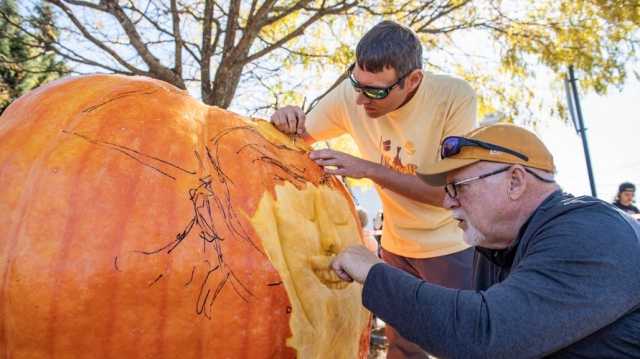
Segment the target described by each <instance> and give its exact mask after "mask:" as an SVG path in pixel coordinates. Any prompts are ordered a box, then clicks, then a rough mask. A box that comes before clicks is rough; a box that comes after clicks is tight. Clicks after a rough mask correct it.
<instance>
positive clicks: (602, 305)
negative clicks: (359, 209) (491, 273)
mask: <svg viewBox="0 0 640 359" xmlns="http://www.w3.org/2000/svg"><path fill="white" fill-rule="evenodd" d="M616 217H617V218H616ZM523 250H525V251H526V252H525V255H524V257H523V259H522V260H521V261H520V262H519V263H518V264H517V266H516V267H514V268H513V270H512V272H511V274H510V275H509V276H508V277H507V279H506V280H504V281H503V282H501V283H499V284H496V285H493V286H492V287H490V288H488V289H487V290H486V291H479V292H474V291H463V290H454V289H447V288H443V287H439V286H436V285H432V284H429V283H426V282H424V281H421V280H419V279H417V278H415V277H412V276H410V275H409V274H406V273H404V272H402V271H400V270H398V269H395V268H393V267H390V266H388V265H386V264H377V265H376V266H374V267H373V268H372V269H371V271H370V273H369V275H368V276H367V279H366V281H365V284H364V291H363V304H364V306H365V307H367V308H368V309H370V310H371V311H372V312H374V313H375V314H376V315H378V316H379V317H380V318H382V319H383V320H384V321H385V322H387V323H389V324H390V325H392V326H393V327H394V328H396V329H397V330H398V331H399V332H400V333H401V334H402V335H403V336H405V337H406V338H408V339H410V340H412V341H414V342H415V343H417V344H418V345H420V346H421V347H423V348H425V350H428V351H429V352H431V353H432V354H434V355H436V356H438V357H446V358H471V357H472V358H534V357H540V356H544V355H548V354H551V353H553V352H555V351H558V350H560V349H562V348H565V347H567V346H570V345H571V344H573V343H575V342H577V341H579V340H581V339H582V338H585V337H587V336H589V335H590V334H592V333H594V332H596V331H598V330H599V329H601V328H604V327H605V326H607V325H609V324H610V323H612V322H614V321H616V320H617V319H618V318H620V317H622V316H623V315H625V314H626V313H627V312H630V311H631V310H633V308H634V307H636V306H637V305H638V303H640V244H639V242H638V237H637V236H636V234H634V231H633V230H632V229H631V228H630V226H629V225H628V224H627V223H626V222H625V221H621V219H620V216H619V215H612V214H611V213H603V214H600V213H583V215H579V216H575V215H574V216H567V218H560V219H555V220H553V221H552V222H550V223H547V224H546V225H545V226H543V227H542V228H540V230H539V232H538V234H537V235H536V237H535V238H534V240H532V241H530V242H529V245H528V247H527V248H524V249H523Z"/></svg>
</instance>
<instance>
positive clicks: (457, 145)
mask: <svg viewBox="0 0 640 359" xmlns="http://www.w3.org/2000/svg"><path fill="white" fill-rule="evenodd" d="M462 147H481V148H484V149H487V150H494V151H500V152H504V153H508V154H510V155H513V156H516V157H518V158H519V159H521V160H523V161H529V157H527V156H525V155H523V154H522V153H520V152H517V151H514V150H511V149H508V148H506V147H502V146H498V145H494V144H493V143H488V142H483V141H478V140H471V139H468V138H464V137H460V136H449V137H447V138H445V139H444V141H442V147H441V148H440V158H443V159H444V158H447V157H451V156H455V155H457V154H458V153H460V151H461V150H462Z"/></svg>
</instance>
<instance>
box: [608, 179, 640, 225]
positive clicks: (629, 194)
mask: <svg viewBox="0 0 640 359" xmlns="http://www.w3.org/2000/svg"><path fill="white" fill-rule="evenodd" d="M635 194H636V186H635V185H634V184H633V183H631V182H623V183H621V184H620V186H619V187H618V194H617V195H616V198H615V200H614V201H613V205H614V206H616V207H618V208H620V209H621V210H622V211H624V212H625V213H627V214H629V215H631V216H632V217H634V218H635V219H638V220H640V210H638V207H636V206H634V205H633V202H634V196H635Z"/></svg>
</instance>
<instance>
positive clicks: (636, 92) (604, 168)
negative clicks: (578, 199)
mask: <svg viewBox="0 0 640 359" xmlns="http://www.w3.org/2000/svg"><path fill="white" fill-rule="evenodd" d="M580 101H581V102H580V105H581V107H582V114H583V120H584V124H585V127H586V128H587V130H586V134H587V143H588V146H589V152H590V155H591V164H592V168H593V172H594V178H595V183H596V192H597V195H598V198H600V199H602V200H605V201H611V200H613V197H614V196H615V195H616V192H617V189H618V185H619V184H620V183H621V182H624V181H630V182H633V183H635V184H636V185H637V186H640V81H638V80H637V79H635V78H631V79H629V80H627V83H626V84H625V86H624V88H623V89H622V91H619V90H617V89H615V88H612V89H610V90H609V93H608V94H607V95H604V96H599V95H596V94H587V95H583V94H581V96H580ZM529 129H530V130H532V131H534V132H535V133H536V134H537V135H538V136H539V137H540V138H541V139H542V141H543V142H544V143H545V144H546V145H547V147H548V148H549V150H550V151H551V153H552V154H553V156H554V160H555V163H556V168H557V175H556V180H557V182H558V183H559V184H560V186H561V187H562V189H563V190H564V191H566V192H569V193H572V194H574V195H591V189H590V186H589V177H588V174H587V165H586V161H585V156H584V150H583V146H582V140H581V137H580V135H578V134H577V133H576V131H575V129H574V128H573V124H572V123H571V122H570V121H568V122H567V123H562V122H561V121H560V120H554V121H545V122H543V123H541V124H539V125H538V126H537V128H529ZM353 192H354V196H355V197H356V201H357V204H358V205H359V206H360V207H362V208H364V209H365V210H366V211H367V213H368V215H369V218H370V219H371V218H373V216H374V215H375V213H376V212H377V211H378V210H379V209H380V207H381V206H380V201H379V199H378V197H377V194H376V193H375V190H374V189H373V188H369V189H366V190H363V189H360V188H355V189H354V190H353ZM636 205H637V203H636ZM368 226H371V221H369V224H368Z"/></svg>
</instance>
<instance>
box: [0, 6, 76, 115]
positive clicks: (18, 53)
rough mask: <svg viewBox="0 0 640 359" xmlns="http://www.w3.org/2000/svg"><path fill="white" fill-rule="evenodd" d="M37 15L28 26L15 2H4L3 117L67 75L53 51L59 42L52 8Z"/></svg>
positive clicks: (0, 42) (0, 28) (0, 46)
mask: <svg viewBox="0 0 640 359" xmlns="http://www.w3.org/2000/svg"><path fill="white" fill-rule="evenodd" d="M35 12H36V14H34V15H35V16H33V17H32V18H31V19H33V20H30V21H27V22H25V21H24V18H23V17H21V16H20V14H19V12H18V8H17V6H16V3H15V1H14V0H0V113H2V112H3V111H4V109H5V108H6V107H7V106H9V104H10V103H11V102H12V101H13V100H15V99H16V98H18V97H20V96H21V95H22V94H24V93H26V92H28V91H29V90H31V89H33V88H36V87H38V86H40V85H42V84H44V83H46V82H48V81H51V80H54V79H57V78H59V77H60V76H62V75H64V74H65V73H66V72H67V69H66V67H65V66H64V64H63V63H62V62H61V61H59V60H57V59H56V56H55V53H54V52H53V51H52V49H51V43H52V42H54V41H56V38H57V30H56V29H55V28H54V27H53V26H52V24H53V12H52V11H51V8H50V7H49V6H47V5H44V4H41V5H40V6H37V7H36V8H35ZM20 28H26V29H29V30H30V32H31V33H32V34H34V35H33V36H30V35H27V34H26V33H25V32H23V31H20Z"/></svg>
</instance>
